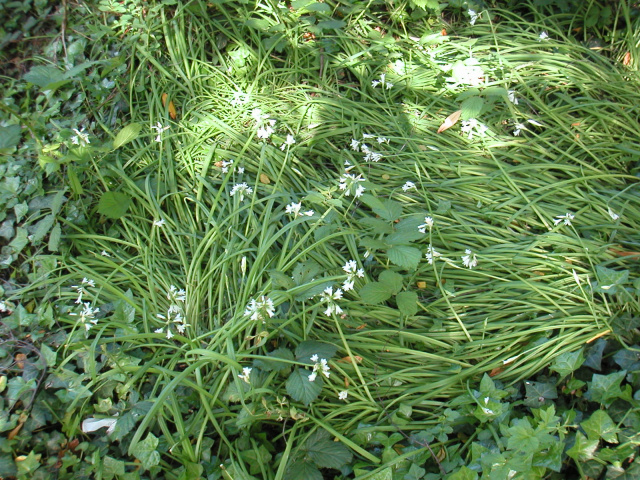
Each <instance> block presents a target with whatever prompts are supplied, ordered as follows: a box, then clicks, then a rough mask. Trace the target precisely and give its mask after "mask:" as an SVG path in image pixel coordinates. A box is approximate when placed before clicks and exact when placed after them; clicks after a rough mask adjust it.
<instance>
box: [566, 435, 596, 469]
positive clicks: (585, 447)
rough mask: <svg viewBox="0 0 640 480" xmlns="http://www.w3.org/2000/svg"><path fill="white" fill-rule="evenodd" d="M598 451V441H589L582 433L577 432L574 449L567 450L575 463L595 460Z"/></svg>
mask: <svg viewBox="0 0 640 480" xmlns="http://www.w3.org/2000/svg"><path fill="white" fill-rule="evenodd" d="M597 449H598V440H589V439H587V437H585V436H584V435H583V434H582V433H580V432H577V433H576V438H575V443H574V444H573V447H571V448H570V449H569V450H567V455H569V456H570V457H571V458H573V459H574V460H575V461H579V462H584V461H585V460H589V459H591V458H593V456H594V454H595V452H596V450H597Z"/></svg>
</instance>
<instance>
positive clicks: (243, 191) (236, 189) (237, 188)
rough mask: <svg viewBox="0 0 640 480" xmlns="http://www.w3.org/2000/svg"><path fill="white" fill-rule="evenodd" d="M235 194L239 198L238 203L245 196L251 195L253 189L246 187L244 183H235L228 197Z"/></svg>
mask: <svg viewBox="0 0 640 480" xmlns="http://www.w3.org/2000/svg"><path fill="white" fill-rule="evenodd" d="M236 193H237V194H238V196H239V197H240V201H243V200H244V196H245V195H250V194H251V193H253V188H251V187H250V186H249V185H247V183H246V182H242V183H236V184H235V185H234V186H233V188H232V189H231V192H230V193H229V195H231V196H232V197H233V196H234V195H235V194H236Z"/></svg>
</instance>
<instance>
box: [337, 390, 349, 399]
mask: <svg viewBox="0 0 640 480" xmlns="http://www.w3.org/2000/svg"><path fill="white" fill-rule="evenodd" d="M347 396H349V392H348V391H347V390H342V391H341V392H340V393H338V399H339V400H346V399H347Z"/></svg>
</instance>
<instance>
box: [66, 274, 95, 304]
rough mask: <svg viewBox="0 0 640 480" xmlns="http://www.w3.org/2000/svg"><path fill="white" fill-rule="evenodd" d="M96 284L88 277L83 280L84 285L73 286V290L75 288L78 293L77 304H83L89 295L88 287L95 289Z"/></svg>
mask: <svg viewBox="0 0 640 480" xmlns="http://www.w3.org/2000/svg"><path fill="white" fill-rule="evenodd" d="M95 286H96V283H95V282H94V281H93V280H90V279H88V278H87V277H84V278H83V279H82V283H81V284H80V285H72V286H71V288H75V289H76V292H78V298H76V303H82V297H83V296H84V295H87V293H88V292H87V289H86V287H93V288H95Z"/></svg>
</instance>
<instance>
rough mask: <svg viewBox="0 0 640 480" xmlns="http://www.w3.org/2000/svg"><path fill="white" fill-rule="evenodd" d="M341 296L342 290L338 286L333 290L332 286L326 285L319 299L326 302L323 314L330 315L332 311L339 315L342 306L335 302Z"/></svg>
mask: <svg viewBox="0 0 640 480" xmlns="http://www.w3.org/2000/svg"><path fill="white" fill-rule="evenodd" d="M363 274H364V273H363ZM341 298H342V290H340V289H339V288H337V289H336V291H335V292H334V291H333V287H327V288H325V289H324V292H322V294H321V295H320V300H321V301H322V302H324V303H326V304H327V309H326V310H325V311H324V314H325V315H326V316H327V317H330V316H331V314H333V313H335V314H336V315H340V314H341V313H342V308H340V307H339V306H338V305H337V304H336V301H337V300H340V299H341Z"/></svg>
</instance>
